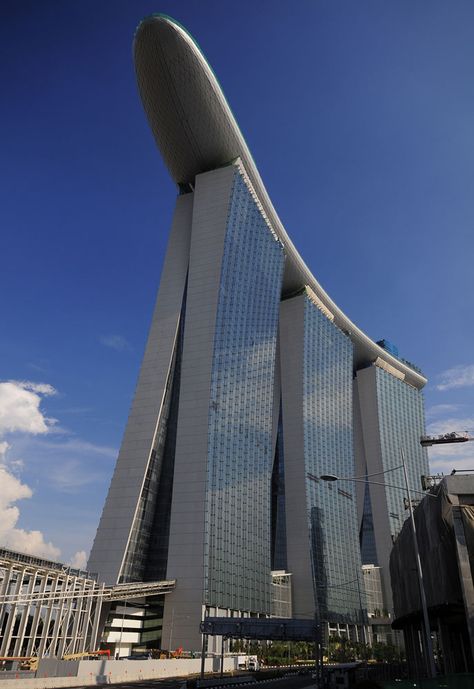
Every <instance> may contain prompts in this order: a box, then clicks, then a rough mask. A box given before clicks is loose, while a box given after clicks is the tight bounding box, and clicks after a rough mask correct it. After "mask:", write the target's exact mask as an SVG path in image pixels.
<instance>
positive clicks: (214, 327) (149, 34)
mask: <svg viewBox="0 0 474 689" xmlns="http://www.w3.org/2000/svg"><path fill="white" fill-rule="evenodd" d="M134 55H135V66H136V73H137V80H138V85H139V90H140V94H141V98H142V101H143V105H144V109H145V112H146V114H147V117H148V120H149V123H150V126H151V129H152V132H153V135H154V137H155V139H156V142H157V144H158V148H159V149H160V151H161V154H162V156H163V159H164V161H165V164H166V166H167V168H168V170H169V172H170V175H171V177H172V179H173V180H174V181H175V183H176V184H177V187H178V191H179V194H178V197H177V200H176V207H175V213H174V218H173V223H172V228H171V233H170V238H169V242H168V248H167V252H166V257H165V262H164V267H163V272H162V276H161V282H160V287H159V291H158V297H157V301H156V306H155V311H154V314H153V319H152V325H151V329H150V333H149V336H148V342H147V346H146V350H145V355H144V358H143V363H142V367H141V370H140V375H139V379H138V384H137V388H136V392H135V397H134V401H133V404H132V408H131V411H130V415H129V419H128V422H127V426H126V430H125V434H124V438H123V442H122V446H121V449H120V453H119V457H118V460H117V465H116V468H115V472H114V475H113V478H112V482H111V486H110V489H109V493H108V496H107V499H106V503H105V507H104V510H103V513H102V517H101V520H100V524H99V527H98V530H97V535H96V538H95V541H94V545H93V548H92V551H91V556H90V559H89V563H88V567H89V569H91V570H92V571H96V572H98V573H99V575H100V577H102V578H103V579H105V580H106V581H107V582H127V581H147V580H148V581H150V580H156V579H161V578H170V579H176V580H177V586H176V589H175V591H174V592H173V593H172V594H168V596H167V597H166V600H165V604H164V617H163V640H166V639H168V638H170V637H171V633H170V631H172V636H173V641H174V644H173V645H178V644H181V645H182V646H183V647H184V648H186V649H198V648H200V645H201V638H200V634H199V622H200V620H201V619H202V618H203V617H204V616H205V615H206V614H213V615H225V616H227V615H229V616H241V615H264V616H265V615H270V614H271V613H272V606H271V571H272V569H279V570H281V569H284V570H287V571H289V572H292V573H293V614H294V616H296V617H309V618H312V617H313V616H314V614H315V613H316V615H318V617H319V618H320V619H321V620H322V621H324V622H330V623H337V624H352V625H355V624H357V623H360V601H359V598H358V595H357V593H356V592H355V590H354V588H353V587H352V588H347V587H345V582H348V581H350V580H354V579H355V577H358V573H359V571H360V568H361V558H360V550H359V523H358V519H357V500H356V495H355V491H354V490H353V489H352V488H351V487H349V488H347V489H346V487H344V489H337V488H336V489H330V488H328V486H326V485H324V484H316V483H315V482H314V481H310V480H309V479H308V473H311V474H315V475H317V474H320V473H324V472H329V471H331V472H332V473H339V474H341V475H351V476H352V475H354V473H355V470H356V469H355V456H356V454H355V449H354V446H355V445H356V446H357V447H360V446H361V445H360V442H359V440H360V437H361V436H360V425H357V424H354V418H355V416H354V415H355V414H356V413H358V414H359V417H360V413H361V412H360V409H359V406H358V404H359V400H362V397H361V396H360V395H359V397H358V398H357V403H354V398H353V378H354V375H355V373H356V372H357V371H360V370H362V369H364V368H366V367H371V366H377V367H378V368H380V367H382V368H383V367H385V368H383V371H384V373H385V372H386V371H392V372H396V376H397V380H400V379H402V378H403V381H404V384H407V385H409V386H410V387H411V388H412V389H413V390H416V391H417V392H418V391H419V390H420V389H421V388H422V387H423V385H424V384H425V382H426V381H425V378H424V377H423V376H422V375H421V374H420V373H419V372H418V371H416V370H415V369H414V368H413V367H411V366H409V365H408V364H406V363H404V362H403V361H401V360H400V359H398V358H397V357H395V356H393V354H391V353H390V352H388V351H387V350H386V349H383V348H381V347H380V346H378V345H377V344H375V343H374V342H373V341H372V340H370V338H368V337H367V336H366V335H365V334H364V333H363V332H362V331H360V330H359V329H358V328H357V327H356V326H355V325H354V324H353V323H352V322H351V321H350V320H349V319H348V318H347V316H345V314H343V313H342V311H341V310H340V309H339V308H338V307H337V306H336V304H334V302H333V301H332V300H331V299H330V298H329V296H328V295H327V294H326V292H325V291H324V290H323V289H322V287H321V286H320V285H319V284H318V282H317V281H316V279H315V278H314V276H313V275H312V274H311V272H310V270H309V269H308V268H307V266H306V265H305V264H304V262H303V260H302V258H301V257H300V256H299V254H298V252H297V251H296V249H295V247H294V246H293V244H292V242H291V240H290V238H289V237H288V235H287V234H286V231H285V229H284V227H283V225H282V223H281V221H280V219H279V217H278V215H277V213H276V211H275V209H274V207H273V205H272V203H271V201H270V199H269V197H268V194H267V191H266V189H265V187H264V185H263V182H262V180H261V178H260V175H259V173H258V170H257V168H256V166H255V163H254V161H253V159H252V156H251V154H250V152H249V150H248V147H247V145H246V143H245V140H244V138H243V136H242V134H241V132H240V130H239V128H238V125H237V123H236V121H235V119H234V117H233V115H232V112H231V110H230V108H229V106H228V104H227V101H226V100H225V97H224V95H223V93H222V90H221V88H220V86H219V84H218V82H217V79H216V77H215V75H214V73H213V71H212V69H211V68H210V66H209V64H208V63H207V61H206V59H205V57H204V56H203V54H202V52H201V51H200V49H199V47H198V46H197V44H196V43H195V41H194V40H193V38H192V37H191V36H190V35H189V34H188V33H187V31H186V30H185V29H183V27H182V26H180V25H179V24H178V23H177V22H176V21H174V20H173V19H171V18H169V17H166V16H163V15H153V16H151V17H149V18H147V19H145V20H144V21H143V22H142V23H141V24H140V26H139V27H138V29H137V32H136V35H135V41H134ZM361 404H362V406H364V404H365V402H364V401H363V400H362V402H361ZM364 409H365V407H364ZM371 413H372V411H371ZM374 413H376V414H378V413H379V412H378V411H377V410H375V411H374ZM389 416H390V410H389V407H387V418H389ZM359 417H357V418H359ZM364 418H365V417H364ZM355 433H358V434H359V435H358V436H357V437H356V435H355ZM361 457H362V459H360V461H361V462H362V463H364V462H365V463H367V460H366V459H365V455H363V456H361ZM364 466H365V464H364ZM368 504H370V503H368ZM362 512H363V511H362V507H361V508H360V509H359V517H360V521H361V520H362ZM365 523H366V524H367V518H366V521H365ZM376 536H377V534H376ZM376 536H375V537H376ZM162 646H163V647H166V641H163V642H162Z"/></svg>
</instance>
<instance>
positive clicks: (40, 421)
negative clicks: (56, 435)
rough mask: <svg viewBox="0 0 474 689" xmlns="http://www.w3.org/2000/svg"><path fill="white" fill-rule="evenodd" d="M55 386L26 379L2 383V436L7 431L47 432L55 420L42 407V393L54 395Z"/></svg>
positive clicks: (0, 385) (0, 420)
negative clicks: (43, 411) (47, 415)
mask: <svg viewBox="0 0 474 689" xmlns="http://www.w3.org/2000/svg"><path fill="white" fill-rule="evenodd" d="M54 393H55V390H54V388H53V387H52V386H51V385H47V384H45V383H40V384H35V383H30V382H26V381H20V382H18V381H14V380H10V381H7V382H3V383H0V437H1V436H2V435H4V434H5V433H12V432H18V431H20V432H23V433H33V434H34V435H36V434H39V433H47V432H48V430H49V427H50V426H51V425H52V424H54V420H52V419H47V418H46V417H45V416H44V414H43V413H42V411H41V409H40V404H41V395H53V394H54Z"/></svg>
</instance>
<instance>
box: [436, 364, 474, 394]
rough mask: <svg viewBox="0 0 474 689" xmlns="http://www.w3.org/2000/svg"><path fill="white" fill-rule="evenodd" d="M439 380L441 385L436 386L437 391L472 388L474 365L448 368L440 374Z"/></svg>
mask: <svg viewBox="0 0 474 689" xmlns="http://www.w3.org/2000/svg"><path fill="white" fill-rule="evenodd" d="M438 378H439V380H440V383H438V385H437V386H436V389H437V390H451V389H452V388H466V387H470V386H472V385H474V364H469V365H468V366H454V367H453V368H448V369H447V370H446V371H443V372H442V373H440V374H439V376H438Z"/></svg>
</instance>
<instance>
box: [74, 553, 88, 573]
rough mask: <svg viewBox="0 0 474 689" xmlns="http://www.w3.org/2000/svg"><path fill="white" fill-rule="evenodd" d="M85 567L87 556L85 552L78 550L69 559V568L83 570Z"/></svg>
mask: <svg viewBox="0 0 474 689" xmlns="http://www.w3.org/2000/svg"><path fill="white" fill-rule="evenodd" d="M86 566H87V554H86V551H85V550H78V551H77V553H74V555H73V556H72V558H71V567H74V568H75V569H85V568H86Z"/></svg>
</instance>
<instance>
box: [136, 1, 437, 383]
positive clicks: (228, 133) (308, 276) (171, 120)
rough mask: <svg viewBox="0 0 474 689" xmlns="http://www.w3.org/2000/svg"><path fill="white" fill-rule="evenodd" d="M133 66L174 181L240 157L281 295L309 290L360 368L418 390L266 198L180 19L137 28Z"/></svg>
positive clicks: (411, 373) (184, 181) (186, 182)
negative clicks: (269, 235)
mask: <svg viewBox="0 0 474 689" xmlns="http://www.w3.org/2000/svg"><path fill="white" fill-rule="evenodd" d="M134 55H135V69H136V73H137V81H138V84H139V90H140V95H141V98H142V101H143V105H144V108H145V111H146V113H147V117H148V120H149V122H150V126H151V129H152V131H153V134H154V137H155V140H156V142H157V144H158V147H159V149H160V151H161V154H162V155H163V158H164V160H165V163H166V165H167V168H168V170H169V172H170V175H171V177H172V179H173V180H174V181H175V183H176V184H178V185H179V186H180V187H181V188H183V187H186V186H188V187H189V186H190V185H193V184H194V179H195V177H196V175H198V174H200V173H203V172H207V171H209V170H212V169H215V168H217V167H221V166H223V165H226V164H229V163H230V162H232V161H233V160H235V159H237V158H240V160H241V161H242V164H243V166H244V168H245V170H246V172H247V174H248V176H249V179H250V182H251V184H252V186H253V188H254V191H255V193H256V196H257V198H258V200H259V202H260V203H261V206H262V210H263V212H264V214H265V215H266V217H267V220H268V221H269V223H270V225H271V226H272V228H273V230H274V231H275V232H276V234H277V235H278V237H279V238H280V240H281V241H282V243H283V244H284V246H285V253H286V267H285V274H284V281H283V293H284V294H291V293H294V292H296V291H298V290H299V289H301V288H303V287H304V286H305V285H309V286H310V287H311V289H312V290H313V291H314V292H315V294H316V295H317V297H318V298H319V299H320V300H321V302H322V304H323V305H324V307H325V308H326V309H327V310H328V311H329V312H330V313H331V314H332V315H333V316H334V322H335V323H336V325H338V326H339V327H340V328H341V329H342V330H343V331H344V332H346V333H347V334H348V335H349V336H350V338H351V340H352V342H353V343H354V346H355V347H354V349H355V351H354V361H355V366H356V368H360V367H362V366H364V365H367V364H370V363H372V362H374V361H375V360H376V359H377V358H380V359H382V360H383V361H385V362H386V363H388V364H389V365H390V366H392V367H393V368H394V369H396V370H397V371H398V372H399V373H400V374H403V376H404V378H405V380H406V381H407V382H408V383H410V384H412V385H414V386H415V387H417V388H422V387H423V386H424V385H425V383H426V378H424V377H423V376H422V375H421V374H420V373H418V372H417V371H415V370H413V369H412V368H411V367H410V366H408V365H406V364H405V363H404V362H402V361H400V360H399V359H397V358H396V357H394V356H392V355H391V354H390V353H389V352H387V351H386V350H384V349H382V348H381V347H379V346H378V345H377V344H376V343H375V342H373V341H372V340H371V339H370V338H369V337H368V336H367V335H366V334H365V333H363V332H362V331H361V330H360V329H359V328H358V327H357V326H356V325H355V324H354V323H352V322H351V320H350V319H349V318H348V317H347V316H346V315H345V314H344V313H343V312H342V311H341V309H339V307H338V306H337V305H336V304H335V303H334V302H333V301H332V299H331V298H330V297H329V295H328V294H327V293H326V292H325V291H324V289H323V288H322V287H321V285H320V284H319V283H318V281H317V280H316V278H315V277H314V276H313V275H312V273H311V271H310V270H309V268H308V267H307V266H306V264H305V263H304V261H303V259H302V258H301V256H300V255H299V253H298V252H297V250H296V248H295V247H294V245H293V243H292V242H291V239H290V238H289V236H288V235H287V233H286V230H285V228H284V227H283V225H282V223H281V221H280V219H279V217H278V214H277V212H276V211H275V208H274V207H273V204H272V202H271V200H270V198H269V196H268V193H267V191H266V189H265V186H264V184H263V182H262V179H261V177H260V174H259V172H258V170H257V167H256V165H255V163H254V161H253V158H252V155H251V153H250V151H249V149H248V146H247V144H246V142H245V140H244V138H243V136H242V133H241V131H240V129H239V126H238V124H237V122H236V120H235V118H234V116H233V114H232V111H231V109H230V107H229V105H228V103H227V101H226V99H225V96H224V94H223V92H222V89H221V88H220V86H219V83H218V81H217V79H216V77H215V75H214V73H213V71H212V69H211V67H210V66H209V64H208V62H207V60H206V58H205V57H204V55H203V53H202V52H201V50H200V49H199V46H198V45H197V44H196V42H195V41H194V39H193V38H192V37H191V36H190V35H189V34H188V33H187V31H186V30H185V29H184V28H183V27H181V26H180V25H179V24H178V23H177V22H176V21H175V20H173V19H171V18H170V17H167V16H164V15H159V14H158V15H153V16H151V17H148V18H147V19H145V20H144V21H143V22H142V23H141V24H140V25H139V27H138V29H137V32H136V34H135V41H134Z"/></svg>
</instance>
